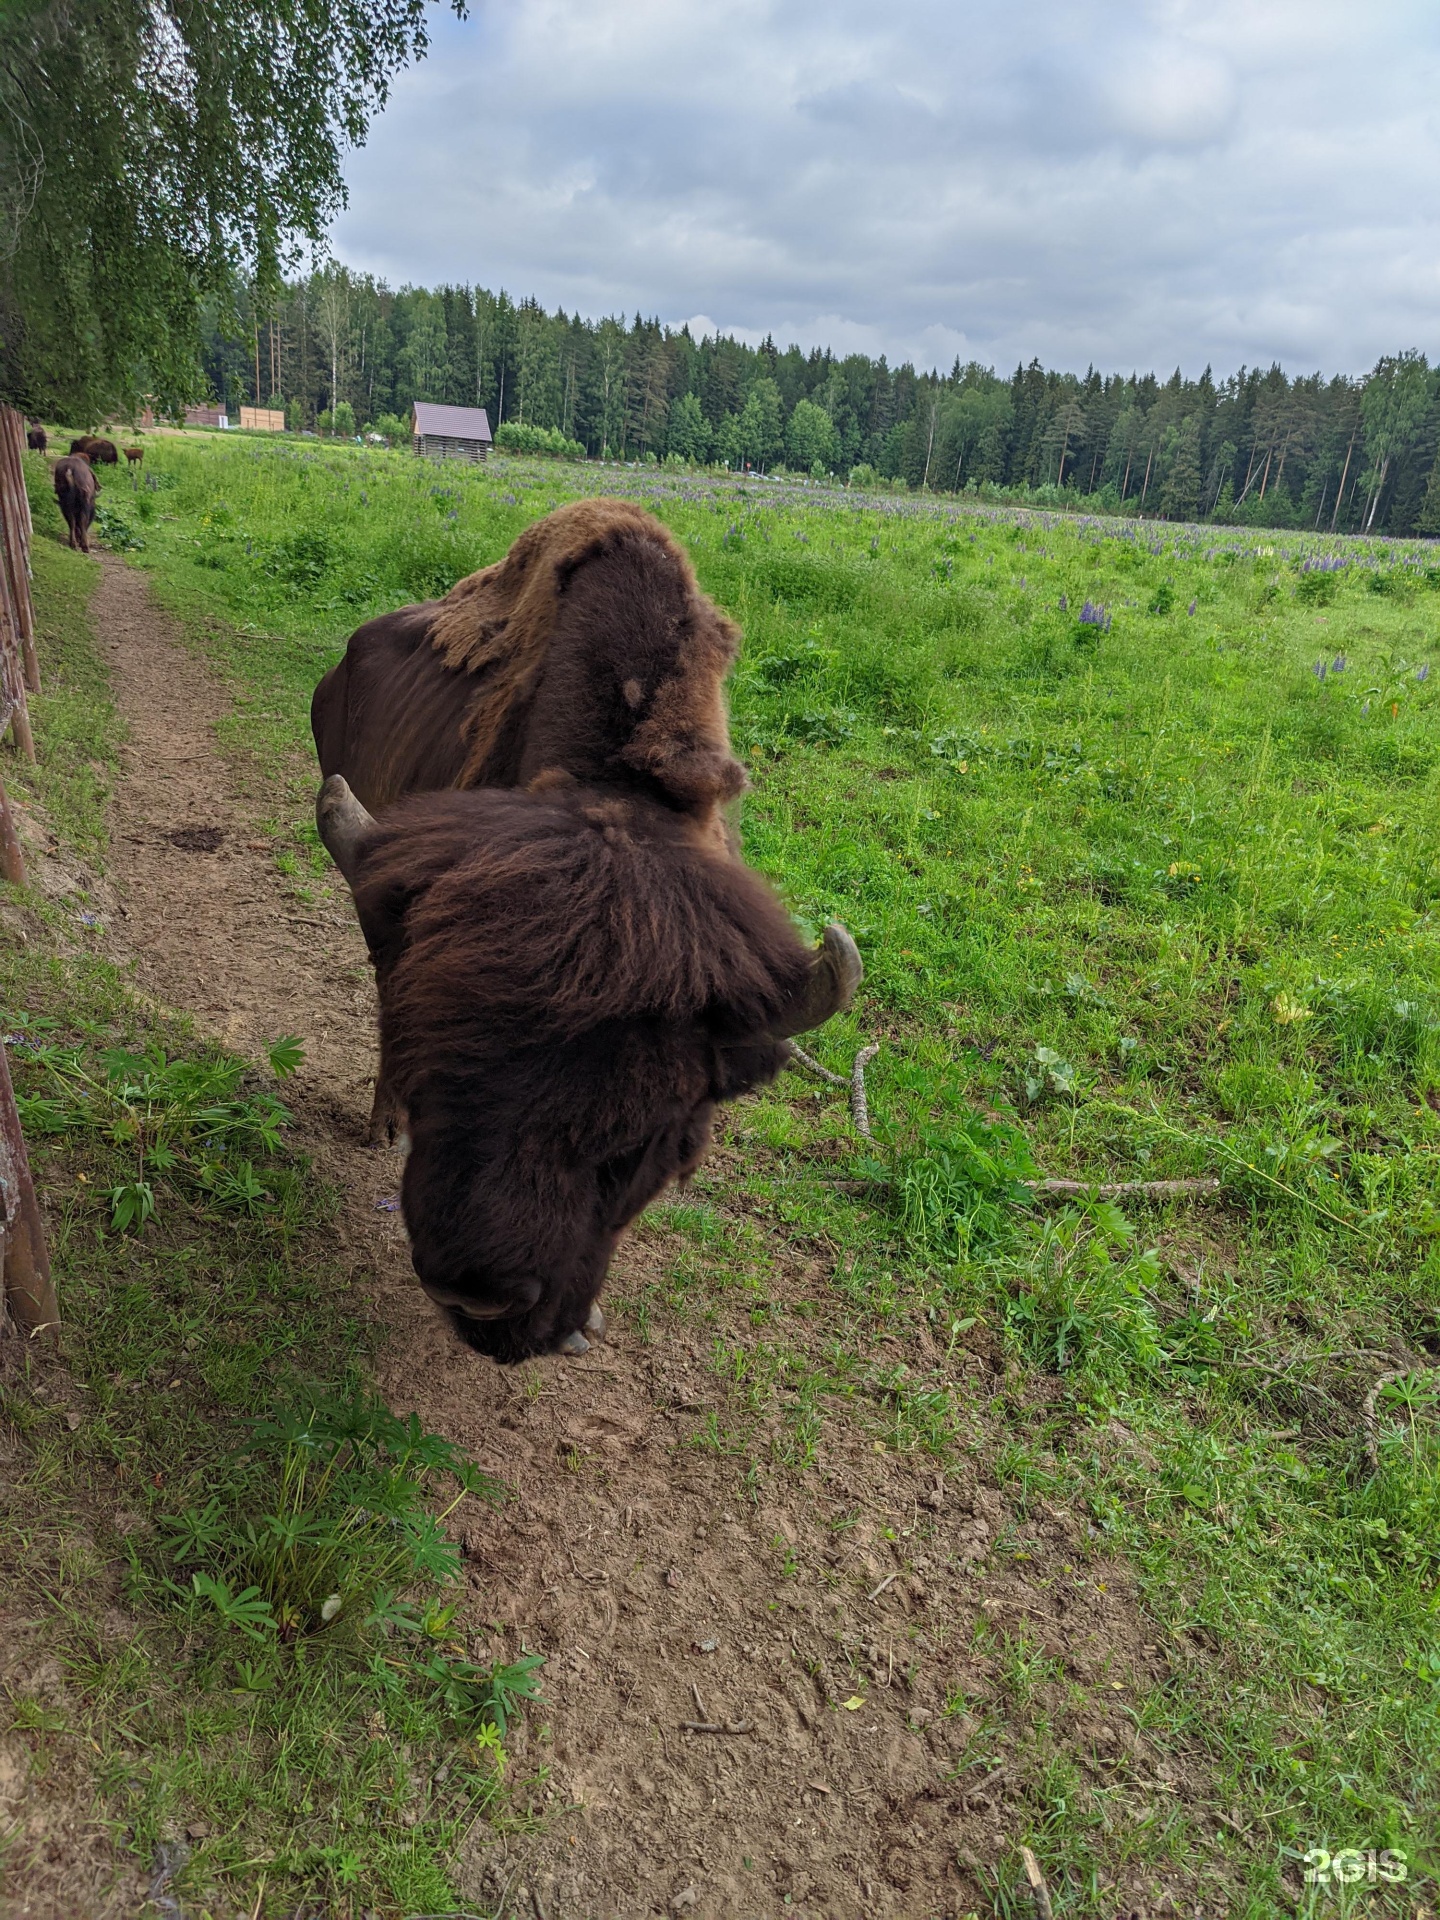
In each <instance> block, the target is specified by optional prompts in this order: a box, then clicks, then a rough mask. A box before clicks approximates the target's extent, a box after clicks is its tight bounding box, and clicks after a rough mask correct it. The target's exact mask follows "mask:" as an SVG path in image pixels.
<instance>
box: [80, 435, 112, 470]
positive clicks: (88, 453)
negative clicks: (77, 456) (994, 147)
mask: <svg viewBox="0 0 1440 1920" xmlns="http://www.w3.org/2000/svg"><path fill="white" fill-rule="evenodd" d="M70 451H71V453H83V454H84V456H85V458H86V459H87V460H88V461H89V462H90V464H91V466H92V467H97V466H98V467H113V466H117V465H118V464H119V461H120V456H119V454H118V453H117V452H116V451H115V442H114V441H113V440H98V439H97V438H96V437H95V435H94V434H93V433H82V434H81V436H80V438H79V439H78V440H72V441H71V442H70Z"/></svg>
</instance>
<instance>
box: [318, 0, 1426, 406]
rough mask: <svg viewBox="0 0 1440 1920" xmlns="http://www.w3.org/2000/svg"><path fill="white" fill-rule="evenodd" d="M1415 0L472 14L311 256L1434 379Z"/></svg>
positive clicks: (922, 345) (384, 125) (674, 5)
mask: <svg viewBox="0 0 1440 1920" xmlns="http://www.w3.org/2000/svg"><path fill="white" fill-rule="evenodd" d="M1437 82H1440V17H1437V16H1436V15H1435V14H1434V12H1433V10H1432V9H1429V8H1426V7H1423V6H1422V5H1420V4H1419V0H1375V4H1373V5H1372V6H1371V7H1370V8H1368V9H1366V10H1360V9H1355V8H1353V7H1351V6H1349V5H1348V4H1347V5H1341V4H1339V0H1205V4H1201V0H1148V4H1147V3H1146V0H1141V4H1139V5H1135V4H1133V3H1132V4H1125V5H1121V4H1119V0H1063V3H1062V0H1013V3H1012V4H1011V5H1009V6H1007V7H1005V8H1003V9H1001V8H995V7H992V6H985V5H982V4H980V0H891V4H890V5H889V6H887V7H886V8H884V9H878V8H876V7H874V6H873V4H872V3H871V0H865V4H863V5H862V4H861V0H833V4H829V5H821V4H819V3H818V0H803V4H801V3H799V0H731V4H730V5H728V6H726V7H723V8H721V7H715V6H714V5H713V4H707V5H701V4H700V0H481V5H480V6H479V7H478V8H477V10H476V13H475V15H474V17H473V18H472V20H471V21H469V22H466V23H464V24H462V25H457V24H455V23H453V22H447V23H444V24H441V23H439V22H437V24H436V32H435V42H434V50H433V52H432V55H431V57H430V59H429V60H428V61H427V62H425V63H424V64H423V65H422V66H420V67H418V68H416V69H414V70H412V71H411V72H409V73H407V74H406V75H404V76H403V77H402V78H401V80H400V82H399V83H398V85H397V87H396V89H395V93H394V97H393V100H392V104H391V107H390V109H389V111H388V112H387V113H386V114H385V115H384V116H383V118H382V119H381V120H380V121H379V122H377V124H376V126H375V127H374V129H373V130H372V134H371V138H370V142H369V145H368V146H367V147H366V148H365V149H364V150H362V151H361V152H360V153H359V154H357V155H355V156H354V157H353V159H352V162H351V164H350V166H349V169H348V172H349V178H350V182H351V207H350V211H349V212H348V213H347V214H346V215H345V216H344V217H343V218H342V219H341V221H340V222H339V223H338V225H337V228H336V232H335V247H336V251H337V252H338V253H339V254H340V255H341V257H342V258H345V259H347V260H349V261H351V262H352V263H353V264H354V265H357V266H361V267H367V268H370V269H372V270H374V271H376V272H380V273H384V274H385V275H386V276H387V277H389V278H390V279H391V280H392V281H394V282H400V281H404V280H410V281H419V282H431V283H434V282H436V281H438V280H441V279H452V280H475V281H479V282H481V283H483V284H486V285H490V286H497V285H504V286H506V287H508V288H509V289H510V290H511V291H512V292H513V293H522V292H523V293H530V292H533V293H535V294H536V295H537V296H538V297H539V298H540V299H542V300H543V301H544V302H545V303H546V304H547V305H550V306H552V307H553V306H555V305H561V304H563V305H564V306H565V307H566V308H567V309H570V310H574V309H575V308H577V307H578V308H579V309H580V310H581V311H582V312H586V313H591V314H597V313H602V312H621V313H625V314H627V315H628V314H631V313H634V312H635V311H637V310H638V311H640V312H642V313H645V314H657V313H658V314H662V315H663V314H686V313H689V314H693V315H695V316H697V318H696V319H694V320H692V322H691V330H692V332H694V331H697V330H698V329H699V328H700V326H701V323H702V321H703V325H704V328H705V330H707V331H711V332H713V331H715V330H716V328H717V327H718V328H719V329H721V330H723V331H725V332H731V331H733V332H736V333H737V334H739V335H740V337H742V338H746V339H761V338H763V337H764V336H765V335H766V334H767V333H773V335H774V337H775V339H776V340H777V341H778V342H780V343H781V344H782V345H783V344H785V343H787V342H788V341H789V340H791V339H795V340H798V341H799V342H800V344H801V345H803V346H806V347H809V346H812V345H831V346H833V347H834V348H835V349H836V350H837V351H838V352H847V351H851V352H853V351H861V352H867V353H877V352H881V351H884V352H886V353H887V354H888V355H889V356H890V358H891V360H892V361H894V360H897V359H900V358H904V357H915V358H916V359H917V361H919V362H920V363H922V364H925V365H930V364H938V365H941V366H947V367H948V365H949V364H950V362H951V361H952V360H953V359H954V358H955V356H956V354H957V353H958V354H959V356H960V358H961V359H962V360H964V359H968V358H971V357H974V358H978V359H982V360H989V361H994V362H996V363H997V364H999V365H1000V366H1001V367H1002V368H1008V367H1010V366H1013V365H1014V364H1015V362H1016V361H1018V360H1028V359H1030V358H1031V357H1032V355H1035V354H1038V355H1039V356H1040V357H1041V359H1042V360H1045V361H1046V362H1047V363H1049V364H1058V365H1062V366H1072V367H1075V368H1077V369H1083V368H1084V367H1085V366H1086V365H1087V364H1088V363H1090V362H1091V361H1093V362H1094V363H1095V364H1096V365H1098V366H1101V367H1104V368H1106V369H1110V368H1124V369H1127V370H1128V369H1129V368H1130V367H1132V366H1138V367H1149V366H1155V367H1158V368H1160V369H1162V370H1165V369H1168V368H1171V367H1173V366H1174V365H1175V364H1176V363H1177V362H1178V363H1180V364H1181V365H1183V366H1184V367H1185V368H1186V369H1187V371H1198V370H1199V368H1200V367H1201V366H1202V365H1203V364H1204V363H1205V362H1206V361H1207V360H1209V361H1212V362H1213V363H1214V364H1215V366H1216V368H1217V369H1219V370H1228V369H1229V368H1231V367H1232V366H1234V365H1235V364H1236V363H1237V362H1239V361H1240V360H1245V361H1247V362H1250V363H1254V362H1261V363H1268V362H1269V361H1270V360H1271V359H1273V358H1276V357H1280V358H1282V359H1284V360H1285V361H1286V362H1287V364H1291V365H1295V366H1305V367H1310V368H1313V367H1322V368H1324V369H1326V370H1327V371H1330V370H1356V369H1359V368H1362V367H1364V366H1367V365H1369V364H1370V363H1371V362H1372V361H1373V360H1374V359H1375V358H1376V357H1377V355H1378V354H1380V353H1381V352H1385V351H1391V350H1394V349H1395V348H1397V347H1399V346H1404V345H1417V346H1421V347H1423V348H1426V349H1427V350H1428V351H1430V352H1431V353H1432V354H1434V353H1435V352H1436V350H1437V347H1440V340H1437V338H1436V321H1435V311H1436V308H1435V300H1436V293H1437V280H1440V272H1437V268H1436V265H1435V262H1436V260H1437V258H1440V247H1437V240H1440V233H1437V227H1440V218H1437V214H1436V212H1435V210H1434V209H1435V205H1436V193H1435V188H1436V184H1437V174H1440V128H1437V121H1436V115H1435V112H1434V107H1433V101H1434V99H1435V98H1436V97H1437Z"/></svg>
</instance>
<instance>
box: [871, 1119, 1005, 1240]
mask: <svg viewBox="0 0 1440 1920" xmlns="http://www.w3.org/2000/svg"><path fill="white" fill-rule="evenodd" d="M1036 1174H1037V1169H1036V1167H1035V1163H1034V1161H1033V1159H1032V1158H1031V1154H1030V1148H1029V1144H1028V1142H1027V1141H1026V1139H1025V1136H1024V1135H1023V1134H1022V1133H1021V1132H1020V1130H1019V1129H1018V1128H1016V1127H1011V1126H1007V1125H1005V1124H1004V1123H996V1122H992V1121H987V1120H984V1119H982V1118H981V1117H980V1115H979V1114H977V1113H969V1114H966V1115H962V1116H960V1117H959V1119H958V1120H957V1121H956V1122H955V1123H954V1124H953V1125H952V1126H951V1127H949V1128H947V1129H946V1130H944V1131H943V1132H942V1131H940V1130H938V1129H928V1128H927V1129H925V1130H924V1131H923V1132H922V1133H921V1135H920V1138H919V1140H918V1141H917V1142H916V1143H915V1144H914V1145H913V1146H908V1147H905V1148H902V1149H901V1150H899V1151H898V1152H897V1153H896V1155H895V1160H894V1166H893V1169H892V1172H891V1180H892V1185H893V1190H894V1194H895V1201H896V1205H897V1208H898V1211H899V1214H900V1219H901V1223H902V1225H903V1227H904V1229H905V1233H906V1235H907V1237H908V1238H909V1239H910V1240H912V1241H913V1242H914V1243H915V1244H916V1245H917V1246H920V1247H923V1248H925V1249H926V1250H928V1251H930V1252H933V1253H938V1254H941V1255H943V1256H944V1257H945V1258H946V1259H948V1260H951V1261H958V1260H960V1259H962V1258H963V1257H964V1256H965V1255H966V1254H967V1253H969V1252H971V1251H974V1250H976V1249H978V1248H981V1247H985V1246H991V1245H994V1244H996V1243H997V1242H999V1241H1002V1240H1004V1239H1005V1238H1007V1237H1008V1235H1009V1233H1010V1231H1011V1228H1012V1226H1013V1222H1014V1219H1015V1212H1016V1209H1017V1208H1022V1207H1026V1206H1028V1205H1029V1204H1030V1199H1031V1195H1030V1190H1029V1188H1028V1187H1027V1186H1026V1184H1025V1183H1026V1181H1027V1180H1033V1179H1034V1178H1036Z"/></svg>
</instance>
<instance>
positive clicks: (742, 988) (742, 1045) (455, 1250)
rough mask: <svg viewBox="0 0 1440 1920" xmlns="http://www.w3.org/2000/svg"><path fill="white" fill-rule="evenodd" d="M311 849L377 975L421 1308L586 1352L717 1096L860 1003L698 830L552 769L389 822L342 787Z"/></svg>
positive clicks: (487, 1340) (500, 1352) (695, 817)
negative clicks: (636, 1228) (620, 1253)
mask: <svg viewBox="0 0 1440 1920" xmlns="http://www.w3.org/2000/svg"><path fill="white" fill-rule="evenodd" d="M318 819H319V825H320V832H321V837H322V838H323V840H324V842H325V845H326V846H327V847H328V848H329V850H330V853H331V855H332V857H333V858H334V860H335V862H336V864H337V866H339V868H340V870H341V872H342V873H343V874H344V875H345V877H346V879H347V880H348V881H349V883H350V887H351V890H352V892H353V894H354V898H355V905H356V910H357V912H358V914H359V918H360V924H361V926H362V927H363V929H364V932H365V938H366V941H367V943H368V945H369V947H370V951H371V954H372V956H373V958H374V961H375V971H376V978H377V985H378V988H379V996H380V1045H381V1055H382V1060H383V1062H384V1075H385V1077H386V1079H387V1080H388V1082H389V1084H390V1086H391V1088H392V1089H393V1092H394V1094H395V1096H396V1097H397V1099H398V1100H399V1101H400V1103H401V1104H402V1105H403V1107H404V1110H405V1113H406V1116H407V1124H408V1129H409V1137H410V1152H409V1155H408V1157H407V1159H406V1163H405V1174H404V1181H403V1185H402V1188H401V1204H402V1207H403V1209H404V1216H405V1224H406V1227H407V1228H408V1230H409V1234H410V1254H411V1259H412V1261H413V1263H414V1267H415V1272H416V1274H417V1276H418V1277H419V1280H420V1283H421V1285H422V1286H423V1287H424V1289H425V1291H426V1293H427V1294H428V1295H429V1296H430V1298H431V1299H432V1300H433V1301H435V1302H436V1304H437V1305H438V1306H440V1307H442V1308H443V1309H444V1310H445V1312H446V1313H447V1314H448V1316H449V1318H450V1320H451V1323H452V1324H453V1326H454V1328H455V1330H456V1332H457V1333H458V1334H459V1335H460V1336H461V1338H462V1339H464V1340H466V1341H468V1343H469V1344H470V1345H471V1346H472V1347H475V1348H477V1349H478V1350H479V1351H480V1352H481V1353H486V1354H489V1355H491V1356H492V1357H493V1358H494V1359H496V1360H499V1361H506V1362H509V1361H516V1360H523V1359H525V1358H526V1357H527V1356H528V1355H530V1354H535V1353H543V1352H546V1351H551V1350H554V1349H557V1348H564V1349H566V1350H568V1351H572V1352H583V1351H584V1349H585V1347H586V1345H587V1342H586V1340H585V1332H584V1330H585V1329H586V1328H589V1329H591V1330H593V1329H594V1328H595V1327H596V1325H597V1324H599V1325H601V1326H603V1320H602V1319H601V1318H600V1316H599V1314H598V1308H597V1307H596V1297H597V1295H598V1293H599V1291H600V1287H601V1284H602V1282H603V1281H604V1278H605V1272H606V1269H607V1267H608V1266H609V1263H610V1257H611V1254H612V1253H613V1251H614V1248H615V1244H616V1242H617V1240H618V1239H619V1236H620V1233H621V1231H622V1229H623V1228H624V1227H625V1226H626V1225H627V1224H628V1223H629V1222H630V1221H631V1220H633V1219H634V1218H635V1216H636V1215H637V1214H638V1213H639V1212H640V1211H641V1209H642V1208H644V1207H645V1206H647V1205H648V1204H649V1202H650V1201H651V1200H653V1199H654V1198H655V1196H656V1194H658V1193H659V1192H660V1191H661V1190H662V1188H664V1187H665V1186H666V1185H667V1184H668V1183H669V1182H670V1181H671V1180H674V1179H676V1178H683V1177H684V1176H685V1175H686V1174H687V1173H689V1172H691V1171H692V1170H693V1169H694V1168H695V1166H696V1165H697V1164H698V1162H699V1160H700V1157H701V1155H702V1154H703V1152H704V1150H705V1147H706V1144H707V1141H708V1139H709V1132H710V1121H711V1116H712V1114H713V1112H714V1109H715V1106H716V1104H717V1102H719V1101H722V1100H730V1099H734V1098H735V1097H736V1096H737V1095H738V1094H742V1093H745V1092H748V1091H749V1090H750V1089H751V1088H753V1087H757V1086H760V1085H763V1084H764V1083H765V1082H767V1081H769V1080H772V1079H773V1078H774V1077H775V1075H776V1074H777V1073H778V1072H779V1071H780V1069H781V1067H782V1066H783V1065H784V1064H785V1060H786V1057H787V1053H788V1047H787V1041H788V1039H789V1036H790V1035H792V1034H795V1033H800V1032H803V1031H805V1030H806V1029H808V1028H810V1027H815V1026H819V1025H820V1024H821V1023H822V1022H823V1021H825V1020H827V1019H829V1017H830V1015H831V1014H832V1013H835V1012H836V1011H838V1010H839V1009H840V1008H841V1007H844V1006H846V1005H848V1004H849V1002H850V999H851V998H852V996H853V994H854V991H855V988H856V986H857V984H858V982H859V978H860V959H859V955H858V954H857V953H856V951H855V948H854V945H853V943H852V942H851V940H850V938H849V936H848V935H847V934H846V933H844V931H843V930H842V929H840V928H838V927H832V928H830V929H828V930H827V932H826V936H825V940H824V941H823V943H822V944H821V946H820V947H819V948H818V949H817V950H815V951H813V952H811V951H809V950H807V949H806V948H805V947H804V946H803V945H802V944H801V942H800V940H799V938H798V937H797V935H796V932H795V929H794V927H793V926H792V924H791V922H790V920H789V918H788V916H787V915H786V913H785V912H784V910H783V908H782V907H781V906H780V904H779V902H778V901H777V900H776V899H775V897H774V895H773V894H772V893H771V892H770V891H769V889H768V888H767V887H766V886H765V884H764V883H763V881H761V880H760V879H759V877H758V876H757V875H755V874H753V873H751V872H750V871H749V870H748V868H746V867H744V866H743V865H742V864H741V863H740V862H739V861H738V860H737V859H735V857H734V856H733V855H732V854H731V853H730V851H729V849H728V848H727V847H726V846H724V845H723V843H722V842H721V841H720V840H719V839H718V837H717V836H716V835H715V833H714V832H713V831H712V830H711V826H710V823H709V822H708V821H707V820H706V819H705V817H704V814H703V812H697V811H695V810H692V809H690V808H688V807H677V806H675V805H673V804H672V803H670V802H668V801H667V800H665V799H663V798H660V797H657V796H654V795H651V794H647V793H645V792H643V791H641V790H640V786H639V783H638V782H637V783H635V784H633V785H632V786H631V788H630V789H629V791H622V790H620V789H618V788H614V787H612V788H608V789H607V788H604V787H599V786H593V785H585V784H581V783H580V782H577V781H574V780H571V779H570V778H568V777H567V776H565V775H564V774H560V773H555V774H551V775H542V776H541V778H540V779H539V780H537V781H536V782H535V783H534V784H533V785H532V787H531V788H530V789H529V790H528V791H525V792H518V791H509V792H507V791H504V790H501V789H484V790H480V791H476V792H468V793H437V794H426V795H419V796H416V797H415V798H412V799H409V800H405V801H401V802H400V803H398V804H397V805H396V806H394V807H392V808H391V809H389V811H388V812H387V813H386V814H385V816H384V818H383V819H382V820H380V821H375V820H373V819H372V818H371V817H370V815H369V814H368V813H367V812H366V811H365V809H364V808H363V807H361V806H360V804H359V803H358V801H356V800H355V798H354V796H353V795H352V794H351V793H350V791H349V788H348V787H347V786H346V784H345V782H344V780H343V779H341V778H340V777H339V776H338V775H337V776H334V777H332V778H331V779H329V780H327V781H326V783H325V786H324V787H323V788H322V790H321V797H320V803H319V808H318Z"/></svg>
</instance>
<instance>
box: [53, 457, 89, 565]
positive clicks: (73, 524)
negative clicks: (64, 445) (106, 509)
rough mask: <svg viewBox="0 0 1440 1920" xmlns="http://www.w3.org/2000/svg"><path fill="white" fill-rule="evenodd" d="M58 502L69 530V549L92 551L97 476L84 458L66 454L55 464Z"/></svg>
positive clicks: (82, 551)
mask: <svg viewBox="0 0 1440 1920" xmlns="http://www.w3.org/2000/svg"><path fill="white" fill-rule="evenodd" d="M55 498H56V500H57V501H58V502H59V505H60V511H61V513H62V514H63V515H64V517H65V524H66V526H67V527H68V528H69V529H70V545H71V546H72V547H78V548H79V549H80V551H81V553H88V552H89V551H90V541H89V538H88V536H89V532H90V522H91V521H92V520H93V519H94V518H95V474H94V472H93V470H92V468H91V466H90V462H89V461H88V460H87V459H86V458H85V456H84V454H81V453H75V454H66V456H65V458H64V459H63V460H57V461H56V462H55Z"/></svg>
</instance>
